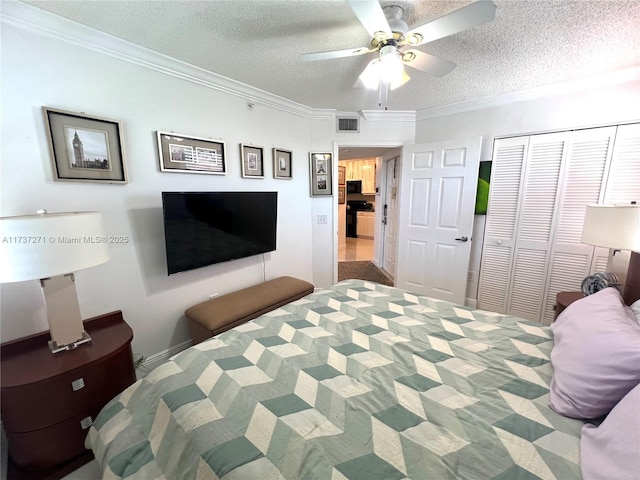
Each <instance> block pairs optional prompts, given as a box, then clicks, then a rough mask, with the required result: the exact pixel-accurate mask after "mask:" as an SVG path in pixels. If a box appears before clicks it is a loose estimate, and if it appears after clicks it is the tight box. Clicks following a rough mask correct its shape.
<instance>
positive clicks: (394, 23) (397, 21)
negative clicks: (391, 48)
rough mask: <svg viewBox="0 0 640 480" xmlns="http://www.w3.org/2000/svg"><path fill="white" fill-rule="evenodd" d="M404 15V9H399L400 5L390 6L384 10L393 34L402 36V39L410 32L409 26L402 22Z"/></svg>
mask: <svg viewBox="0 0 640 480" xmlns="http://www.w3.org/2000/svg"><path fill="white" fill-rule="evenodd" d="M403 13H404V11H403V10H402V7H399V6H398V5H390V6H388V7H385V8H384V14H385V17H387V22H388V23H389V28H390V29H391V32H392V33H397V34H400V36H402V37H404V35H405V33H407V32H408V31H409V26H408V25H407V23H406V22H405V21H404V20H402V14H403ZM394 37H395V35H394Z"/></svg>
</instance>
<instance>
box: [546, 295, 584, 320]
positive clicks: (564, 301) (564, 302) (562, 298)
mask: <svg viewBox="0 0 640 480" xmlns="http://www.w3.org/2000/svg"><path fill="white" fill-rule="evenodd" d="M581 298H584V293H582V292H558V294H557V295H556V308H555V310H556V314H555V316H554V317H553V320H554V321H555V320H556V318H558V315H560V313H562V311H563V310H564V309H565V308H567V307H568V306H569V305H571V304H572V303H573V302H575V301H576V300H580V299H581Z"/></svg>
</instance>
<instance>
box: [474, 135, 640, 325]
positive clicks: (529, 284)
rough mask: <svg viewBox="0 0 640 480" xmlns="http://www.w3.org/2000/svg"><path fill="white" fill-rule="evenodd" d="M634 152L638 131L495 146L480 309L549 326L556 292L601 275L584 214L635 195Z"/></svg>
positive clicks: (637, 167)
mask: <svg viewBox="0 0 640 480" xmlns="http://www.w3.org/2000/svg"><path fill="white" fill-rule="evenodd" d="M639 153H640V130H639V125H638V124H633V125H624V126H620V127H617V126H612V127H601V128H592V129H585V130H577V131H568V132H557V133H550V134H541V135H531V136H523V137H514V138H506V139H496V140H495V142H494V154H493V165H492V174H491V177H492V178H491V189H490V196H489V207H488V211H487V222H486V227H485V239H484V245H483V253H482V261H481V267H480V279H479V288H478V308H481V309H485V310H492V311H496V312H500V313H507V314H510V315H516V316H519V317H523V318H527V319H530V320H535V321H540V322H543V323H547V324H548V323H550V322H551V321H552V319H553V306H554V305H555V297H556V294H557V292H559V291H564V290H576V289H579V288H580V283H581V282H582V279H583V278H584V277H585V276H587V275H589V274H590V273H592V272H593V271H603V270H604V268H603V267H602V258H604V264H605V265H606V256H607V253H608V251H607V250H605V249H596V248H594V247H591V246H588V245H584V244H582V243H581V242H580V237H581V235H582V225H583V220H584V209H585V206H586V205H588V204H591V203H599V202H606V203H609V202H614V201H615V202H629V201H631V200H633V199H634V198H636V199H637V198H638V197H639V196H640V181H639V179H638V176H639V175H640V164H639V163H640V156H639ZM614 184H616V185H618V187H617V188H616V187H613V185H614ZM605 186H607V188H606V192H607V194H606V195H605V188H604V187H605ZM614 191H615V192H616V193H613V192H614ZM609 192H611V193H609ZM594 252H595V253H594Z"/></svg>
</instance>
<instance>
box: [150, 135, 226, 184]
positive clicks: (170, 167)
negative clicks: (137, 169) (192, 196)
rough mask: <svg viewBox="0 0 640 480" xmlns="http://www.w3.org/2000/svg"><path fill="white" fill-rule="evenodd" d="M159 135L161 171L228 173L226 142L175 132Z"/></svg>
mask: <svg viewBox="0 0 640 480" xmlns="http://www.w3.org/2000/svg"><path fill="white" fill-rule="evenodd" d="M157 136H158V158H159V159H160V171H162V172H183V173H207V174H212V175H226V173H227V163H226V158H225V154H224V142H221V141H219V140H211V139H209V138H201V137H192V136H187V135H180V134H177V133H173V132H160V131H158V132H157Z"/></svg>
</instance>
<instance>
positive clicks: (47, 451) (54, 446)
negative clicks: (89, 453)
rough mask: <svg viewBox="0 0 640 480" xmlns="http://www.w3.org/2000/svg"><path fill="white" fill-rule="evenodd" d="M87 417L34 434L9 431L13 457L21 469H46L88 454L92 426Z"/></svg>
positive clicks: (70, 420) (76, 417) (80, 416)
mask: <svg viewBox="0 0 640 480" xmlns="http://www.w3.org/2000/svg"><path fill="white" fill-rule="evenodd" d="M85 418H86V416H85V415H84V414H79V415H76V416H73V417H71V418H69V419H67V420H65V421H64V422H61V423H58V424H56V425H52V426H50V427H47V428H43V429H41V430H36V431H33V432H6V433H7V441H8V444H9V453H10V454H11V458H12V459H13V461H14V462H15V463H16V464H17V465H18V466H19V467H23V468H27V469H43V468H49V467H54V466H56V465H57V464H59V463H60V462H61V460H65V461H66V460H67V459H70V458H74V457H77V456H78V455H81V454H83V453H85V452H86V448H85V447H84V439H85V438H86V436H87V433H88V432H89V426H90V425H88V426H87V423H88V422H87V421H86V420H85ZM83 421H84V422H83ZM83 427H86V428H83Z"/></svg>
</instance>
